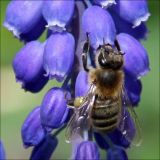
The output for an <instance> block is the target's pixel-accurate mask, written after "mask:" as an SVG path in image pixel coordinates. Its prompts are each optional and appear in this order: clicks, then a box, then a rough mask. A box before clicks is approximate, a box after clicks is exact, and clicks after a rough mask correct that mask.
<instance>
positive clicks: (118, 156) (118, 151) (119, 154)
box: [107, 146, 128, 160]
mask: <svg viewBox="0 0 160 160" xmlns="http://www.w3.org/2000/svg"><path fill="white" fill-rule="evenodd" d="M107 160H128V157H127V154H126V152H125V150H124V149H123V148H122V147H118V146H114V147H112V148H109V150H108V151H107Z"/></svg>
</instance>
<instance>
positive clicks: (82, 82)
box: [75, 71, 89, 97]
mask: <svg viewBox="0 0 160 160" xmlns="http://www.w3.org/2000/svg"><path fill="white" fill-rule="evenodd" d="M75 85H76V86H75V96H76V97H81V96H85V95H86V94H87V91H88V89H89V84H88V75H87V72H85V71H80V72H79V74H78V76H77V79H76V84H75Z"/></svg>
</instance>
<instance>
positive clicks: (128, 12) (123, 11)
mask: <svg viewBox="0 0 160 160" xmlns="http://www.w3.org/2000/svg"><path fill="white" fill-rule="evenodd" d="M114 11H115V12H116V13H117V14H118V15H120V17H122V18H123V19H124V20H126V21H128V22H130V23H132V24H133V27H137V26H139V25H140V24H141V23H142V22H145V21H147V20H148V17H149V16H150V13H149V12H148V6H147V1H146V0H141V1H139V0H134V1H124V0H118V1H117V5H114Z"/></svg>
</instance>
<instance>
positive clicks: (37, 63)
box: [13, 41, 48, 92]
mask: <svg viewBox="0 0 160 160" xmlns="http://www.w3.org/2000/svg"><path fill="white" fill-rule="evenodd" d="M43 51H44V44H41V43H40V42H38V41H32V42H29V43H27V44H26V45H25V46H24V47H23V48H22V49H21V50H20V51H19V52H18V53H17V54H16V56H15V58H14V60H13V69H14V72H15V76H16V80H17V81H18V82H20V83H21V84H22V88H23V89H25V90H27V91H31V92H38V91H40V90H41V89H42V88H43V87H44V85H45V84H46V83H47V82H48V77H45V76H44V69H43Z"/></svg>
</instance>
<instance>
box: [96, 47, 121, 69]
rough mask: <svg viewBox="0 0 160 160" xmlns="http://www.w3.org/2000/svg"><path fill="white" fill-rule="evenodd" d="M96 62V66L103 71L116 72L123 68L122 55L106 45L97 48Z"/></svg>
mask: <svg viewBox="0 0 160 160" xmlns="http://www.w3.org/2000/svg"><path fill="white" fill-rule="evenodd" d="M97 60H98V65H99V66H100V67H101V68H104V69H114V70H118V69H121V67H122V66H123V54H122V53H121V52H119V51H117V50H114V49H113V48H112V47H111V46H110V45H108V44H107V45H103V46H100V47H99V48H98V57H97Z"/></svg>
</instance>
